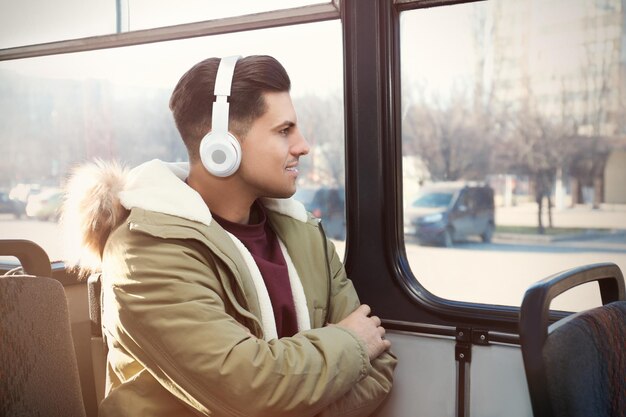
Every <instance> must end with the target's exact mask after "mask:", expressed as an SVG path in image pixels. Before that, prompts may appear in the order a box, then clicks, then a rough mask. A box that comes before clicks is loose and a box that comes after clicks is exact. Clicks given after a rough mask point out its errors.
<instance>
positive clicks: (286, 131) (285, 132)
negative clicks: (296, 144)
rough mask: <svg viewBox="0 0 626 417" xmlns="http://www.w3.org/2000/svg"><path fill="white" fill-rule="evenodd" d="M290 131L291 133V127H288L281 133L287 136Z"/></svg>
mask: <svg viewBox="0 0 626 417" xmlns="http://www.w3.org/2000/svg"><path fill="white" fill-rule="evenodd" d="M288 133H289V128H288V127H286V128H284V129H283V130H281V131H280V134H281V135H285V136H286V135H287V134H288Z"/></svg>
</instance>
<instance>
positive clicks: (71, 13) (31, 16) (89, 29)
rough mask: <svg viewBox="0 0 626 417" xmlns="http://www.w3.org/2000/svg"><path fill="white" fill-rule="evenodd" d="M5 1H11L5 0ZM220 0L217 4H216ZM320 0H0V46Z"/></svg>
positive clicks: (69, 37)
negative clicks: (0, 0)
mask: <svg viewBox="0 0 626 417" xmlns="http://www.w3.org/2000/svg"><path fill="white" fill-rule="evenodd" d="M9 3H10V4H9ZM218 3H219V5H218ZM321 3H328V2H327V1H320V0H317V1H316V0H264V1H251V0H230V1H222V2H216V1H206V0H181V1H169V0H89V1H83V0H61V1H49V2H46V1H41V0H20V1H19V2H9V0H2V2H0V48H10V47H15V46H23V45H30V44H35V43H44V42H53V41H59V40H64V39H75V38H82V37H88V36H97V35H107V34H111V33H116V32H120V31H121V32H126V31H129V30H140V29H152V28H156V27H161V26H170V25H177V24H183V23H191V22H199V21H203V20H212V19H221V18H225V17H233V16H242V15H246V14H252V13H260V12H266V11H271V10H280V9H288V8H294V7H300V6H306V5H311V4H321Z"/></svg>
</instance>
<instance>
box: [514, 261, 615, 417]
mask: <svg viewBox="0 0 626 417" xmlns="http://www.w3.org/2000/svg"><path fill="white" fill-rule="evenodd" d="M593 281H597V282H598V284H599V286H600V294H601V296H602V302H603V305H602V306H600V307H597V308H593V309H590V310H587V311H583V312H580V313H577V314H573V315H570V316H567V317H565V318H562V319H561V320H560V321H557V322H556V323H554V324H552V325H551V326H548V324H549V322H550V309H549V306H550V302H551V301H552V300H553V299H554V298H555V297H556V296H557V295H559V294H561V293H563V292H565V291H567V290H568V289H570V288H573V287H575V286H578V285H580V284H583V283H586V282H593ZM625 299H626V293H625V285H624V277H623V274H622V272H621V271H620V269H619V268H618V267H617V266H616V265H615V264H610V263H605V264H595V265H589V266H586V267H581V268H575V269H572V270H569V271H565V272H563V273H560V274H556V275H554V276H552V277H549V278H547V279H545V280H544V281H540V282H539V283H537V284H535V285H534V286H533V287H531V288H530V289H529V290H528V291H527V292H526V294H525V296H524V300H523V302H522V308H521V313H520V340H521V345H522V356H523V359H524V368H525V370H526V379H527V382H528V388H529V392H530V399H531V403H532V408H533V414H534V416H535V417H566V416H567V417H590V416H594V417H624V416H626V394H625V393H626V349H625V348H624V343H625V342H626V301H624V300H625ZM553 316H554V315H553Z"/></svg>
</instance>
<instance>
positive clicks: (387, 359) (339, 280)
mask: <svg viewBox="0 0 626 417" xmlns="http://www.w3.org/2000/svg"><path fill="white" fill-rule="evenodd" d="M328 246H329V247H328V252H329V254H332V257H331V260H330V263H331V273H332V276H333V283H332V293H331V304H330V312H329V313H330V314H329V317H330V322H331V323H337V322H339V321H341V320H342V319H343V318H345V317H346V316H347V315H349V314H350V313H351V312H353V311H354V310H355V309H356V308H357V307H358V306H359V305H360V301H359V298H358V295H357V293H356V291H355V289H354V286H353V285H352V282H351V281H350V280H349V279H348V278H347V276H346V272H345V269H344V268H343V264H342V262H341V261H340V260H339V257H338V256H337V253H336V251H335V248H334V245H333V244H332V242H330V241H328ZM396 363H397V359H396V357H395V356H394V355H393V354H392V353H391V352H389V351H388V352H385V353H383V354H382V355H380V356H379V357H378V358H376V359H374V360H373V361H372V362H371V368H370V369H369V372H368V374H367V376H366V377H365V378H363V379H362V380H360V381H359V382H358V383H357V384H356V385H354V387H352V388H351V389H350V391H348V392H347V393H346V394H345V395H344V396H342V397H341V398H340V399H339V400H337V401H335V402H334V403H332V404H331V405H330V406H329V407H327V408H326V409H325V410H324V411H323V412H322V413H321V414H320V417H331V416H332V417H334V416H347V417H361V416H369V415H370V414H372V413H373V412H374V411H375V410H376V408H378V406H379V405H380V404H382V402H383V401H384V400H385V398H386V397H387V395H388V394H389V392H390V390H391V386H392V382H393V371H394V369H395V366H396Z"/></svg>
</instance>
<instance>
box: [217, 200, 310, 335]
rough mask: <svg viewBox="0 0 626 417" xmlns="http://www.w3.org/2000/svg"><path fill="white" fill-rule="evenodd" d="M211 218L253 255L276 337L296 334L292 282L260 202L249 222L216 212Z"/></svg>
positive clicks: (274, 234) (252, 209)
mask: <svg viewBox="0 0 626 417" xmlns="http://www.w3.org/2000/svg"><path fill="white" fill-rule="evenodd" d="M213 217H214V218H215V220H216V221H217V222H218V223H219V224H220V226H222V227H223V228H224V229H226V230H227V231H229V232H230V233H232V234H233V235H235V236H236V237H237V239H239V240H241V242H242V243H243V244H244V246H245V247H246V248H247V249H248V250H249V251H250V253H251V254H252V258H254V261H255V262H256V264H257V266H258V267H259V271H261V276H263V281H264V282H265V287H266V288H267V292H268V293H269V296H270V300H271V302H272V309H273V310H274V319H275V320H276V330H277V332H278V337H289V336H293V335H294V334H296V333H297V332H298V322H297V320H296V308H295V306H294V302H293V295H292V293H291V284H290V283H289V273H288V271H287V263H286V262H285V258H284V256H283V253H282V251H281V250H280V245H279V243H278V237H277V236H276V233H274V231H273V230H272V228H271V226H270V224H269V222H268V221H267V216H266V214H265V209H264V207H263V205H262V204H260V203H258V202H255V203H254V204H253V205H252V208H251V216H250V223H251V224H239V223H233V222H229V221H228V220H225V219H222V218H221V217H219V216H216V215H215V214H214V215H213ZM253 219H254V221H253Z"/></svg>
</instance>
